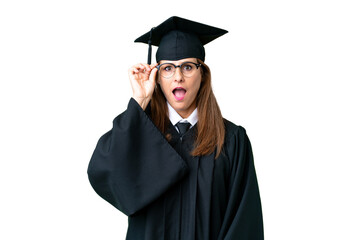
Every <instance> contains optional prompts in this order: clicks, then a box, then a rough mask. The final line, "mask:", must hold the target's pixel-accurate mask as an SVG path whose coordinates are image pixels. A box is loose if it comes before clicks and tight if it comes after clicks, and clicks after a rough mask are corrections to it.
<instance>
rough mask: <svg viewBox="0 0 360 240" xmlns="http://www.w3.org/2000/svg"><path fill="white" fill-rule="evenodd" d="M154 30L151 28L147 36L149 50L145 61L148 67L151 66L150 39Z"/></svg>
mask: <svg viewBox="0 0 360 240" xmlns="http://www.w3.org/2000/svg"><path fill="white" fill-rule="evenodd" d="M153 29H154V28H152V29H151V30H150V36H149V41H148V44H149V50H148V60H147V63H148V64H149V65H150V64H151V56H152V52H151V50H152V49H151V38H152V31H153Z"/></svg>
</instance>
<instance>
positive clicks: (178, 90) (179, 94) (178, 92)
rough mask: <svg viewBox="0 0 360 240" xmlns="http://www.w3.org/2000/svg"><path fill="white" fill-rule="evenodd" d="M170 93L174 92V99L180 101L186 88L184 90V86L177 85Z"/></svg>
mask: <svg viewBox="0 0 360 240" xmlns="http://www.w3.org/2000/svg"><path fill="white" fill-rule="evenodd" d="M172 93H173V94H174V97H175V99H176V100H178V101H181V100H183V99H184V97H185V94H186V90H185V88H182V87H177V88H174V90H173V91H172Z"/></svg>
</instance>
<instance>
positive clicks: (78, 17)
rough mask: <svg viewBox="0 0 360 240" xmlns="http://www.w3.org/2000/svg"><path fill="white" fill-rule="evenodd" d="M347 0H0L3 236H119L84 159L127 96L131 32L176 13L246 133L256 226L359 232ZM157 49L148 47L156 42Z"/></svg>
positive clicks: (269, 233)
mask: <svg viewBox="0 0 360 240" xmlns="http://www.w3.org/2000/svg"><path fill="white" fill-rule="evenodd" d="M359 12H360V8H359V5H358V2H357V1H346V0H345V1H344V0H342V1H340V0H338V1H325V0H323V1H321V0H305V1H304V0H303V1H285V0H283V1H280V0H277V1H224V0H223V1H185V0H183V1H132V2H130V1H127V2H124V1H80V0H71V1H70V0H65V1H45V0H44V1H39V0H34V1H16V0H13V1H10V0H8V1H1V3H0V35H1V37H0V80H1V85H0V104H1V116H2V117H1V120H0V121H1V124H0V144H1V148H0V161H1V168H0V191H1V198H0V199H1V200H0V201H1V204H0V220H1V231H0V238H1V239H88V240H90V239H124V237H125V234H126V228H127V218H126V216H124V215H123V214H122V213H120V212H118V211H117V210H116V209H115V208H113V207H112V206H111V205H110V204H108V203H107V202H105V201H104V200H102V199H101V198H100V197H99V196H97V195H96V193H95V192H94V191H93V190H92V188H91V186H90V184H89V183H88V180H87V174H86V170H87V164H88V161H89V159H90V157H91V154H92V152H93V150H94V148H95V145H96V142H97V140H98V138H99V137H100V136H101V135H102V134H104V133H105V132H106V131H107V130H109V129H110V128H111V126H112V120H113V118H114V117H116V116H117V115H118V114H119V113H121V112H122V111H124V110H125V108H126V105H127V103H128V100H129V98H130V97H131V87H130V84H129V81H128V77H127V69H128V68H129V67H130V66H131V65H133V64H135V63H138V62H145V61H146V57H147V46H146V45H145V44H135V43H133V40H134V39H135V38H137V37H138V36H140V35H142V34H143V33H145V32H147V31H149V29H150V28H151V27H153V26H156V25H158V24H160V23H161V22H162V21H164V20H165V19H167V18H168V17H170V16H173V15H177V16H181V17H184V18H189V19H192V20H195V21H199V22H203V23H206V24H209V25H213V26H217V27H221V28H224V29H227V30H229V33H228V34H226V35H225V36H223V37H221V38H219V39H218V40H216V41H214V42H212V43H210V44H208V45H207V46H206V51H207V57H206V63H207V64H208V65H209V66H210V68H211V69H212V73H213V87H214V91H215V94H216V97H217V99H218V102H219V104H220V107H221V109H222V112H223V115H224V117H226V118H228V119H229V120H231V121H233V122H234V123H236V124H239V125H242V126H244V127H245V128H246V129H247V133H248V135H249V137H250V139H251V142H252V145H253V151H254V156H255V164H256V169H257V174H258V181H259V185H260V190H261V197H262V203H263V214H264V224H265V236H266V239H267V240H289V239H291V240H297V239H299V240H304V239H314V240H315V239H316V240H317V239H360V233H359V231H358V230H356V229H357V228H358V227H359V215H360V208H359V202H360V196H359V182H360V177H359V174H358V172H359V170H360V169H359V165H358V164H359V160H360V153H359V142H360V141H359V135H360V127H359V123H360V114H359V103H360V97H359V90H360V88H359V80H360V71H359V66H360V57H359V56H360V47H359V42H360V34H359V23H360V15H359ZM154 52H155V50H154Z"/></svg>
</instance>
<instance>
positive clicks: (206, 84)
mask: <svg viewBox="0 0 360 240" xmlns="http://www.w3.org/2000/svg"><path fill="white" fill-rule="evenodd" d="M225 33H226V31H225V30H222V29H219V28H214V27H210V26H207V25H204V24H200V23H196V22H192V21H189V20H186V19H182V18H178V17H172V18H170V19H168V20H166V21H165V22H164V23H162V24H160V25H159V26H158V27H156V28H154V29H152V30H151V31H150V32H149V33H147V34H145V35H143V36H142V37H140V38H138V39H137V40H136V41H139V42H149V45H151V44H153V45H157V46H159V48H158V50H157V53H156V59H157V64H137V65H134V66H133V67H131V68H130V69H129V78H130V81H131V86H132V89H133V97H132V98H131V99H130V101H129V104H128V108H127V110H126V111H125V112H124V113H122V114H120V115H119V116H118V117H116V118H115V120H114V121H113V128H112V130H111V131H109V132H107V133H106V134H105V135H103V136H102V137H101V138H100V140H99V142H98V144H97V146H96V149H95V151H94V153H93V156H92V159H91V161H90V164H89V168H88V174H89V180H90V183H91V184H92V186H93V188H94V189H95V191H96V192H97V193H98V194H99V195H100V196H101V197H103V198H104V199H105V200H107V201H108V202H109V203H111V204H112V205H114V206H115V207H116V208H117V209H119V210H120V211H122V212H123V213H125V214H126V215H128V217H129V227H128V232H127V239H149V240H155V239H156V240H158V239H166V240H168V239H169V240H172V239H186V240H188V239H231V240H232V239H249V240H250V239H251V240H257V239H263V224H262V212H261V203H260V196H259V190H258V185H257V180H256V174H255V168H254V162H253V157H252V150H251V145H250V142H249V139H248V137H247V135H246V132H245V130H244V128H242V127H240V126H236V125H234V124H233V123H231V122H229V121H227V120H225V119H223V118H222V117H221V112H220V109H219V107H218V105H217V102H216V99H215V96H214V94H213V92H212V89H211V76H210V70H209V68H208V66H206V64H205V63H204V60H205V50H204V47H203V45H205V44H206V43H208V42H210V41H212V40H214V39H215V38H217V37H219V36H221V35H223V34H225ZM149 52H150V56H151V50H150V51H149Z"/></svg>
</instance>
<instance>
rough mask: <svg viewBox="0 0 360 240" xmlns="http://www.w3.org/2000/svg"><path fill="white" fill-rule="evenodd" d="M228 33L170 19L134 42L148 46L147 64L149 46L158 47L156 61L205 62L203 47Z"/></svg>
mask: <svg viewBox="0 0 360 240" xmlns="http://www.w3.org/2000/svg"><path fill="white" fill-rule="evenodd" d="M227 32H228V31H226V30H224V29H220V28H216V27H212V26H209V25H205V24H202V23H198V22H193V21H190V20H187V19H184V18H180V17H171V18H169V19H167V20H166V21H165V22H163V23H161V24H160V25H159V26H157V27H154V28H152V29H151V30H150V31H149V32H148V33H145V34H144V35H142V36H141V37H139V38H137V39H136V40H135V42H142V43H147V44H149V52H148V64H150V63H151V45H154V46H158V47H159V48H158V50H157V52H156V61H157V62H159V61H160V60H172V61H176V60H179V59H183V58H199V59H201V60H202V61H204V60H205V49H204V45H205V44H207V43H209V42H211V41H212V40H214V39H216V38H218V37H220V36H222V35H224V34H225V33H227Z"/></svg>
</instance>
